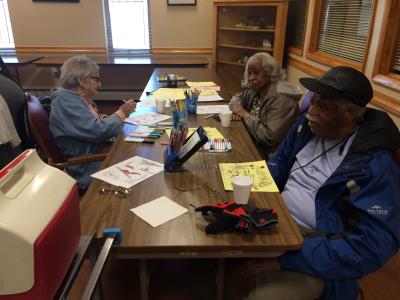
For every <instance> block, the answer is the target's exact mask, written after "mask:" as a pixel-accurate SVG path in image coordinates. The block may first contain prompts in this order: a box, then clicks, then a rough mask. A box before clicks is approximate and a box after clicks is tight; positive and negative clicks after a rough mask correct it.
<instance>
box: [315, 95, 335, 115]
mask: <svg viewBox="0 0 400 300" xmlns="http://www.w3.org/2000/svg"><path fill="white" fill-rule="evenodd" d="M310 104H311V105H313V106H316V107H317V108H318V110H320V111H324V112H328V111H337V110H339V109H340V106H339V105H338V104H337V103H336V102H335V99H333V98H329V99H328V98H322V97H321V96H320V95H318V94H314V95H313V96H312V98H311V101H310Z"/></svg>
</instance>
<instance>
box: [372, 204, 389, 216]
mask: <svg viewBox="0 0 400 300" xmlns="http://www.w3.org/2000/svg"><path fill="white" fill-rule="evenodd" d="M367 212H368V214H369V215H387V213H388V211H387V209H384V208H383V207H382V206H380V205H378V204H375V205H374V206H372V207H370V208H368V209H367Z"/></svg>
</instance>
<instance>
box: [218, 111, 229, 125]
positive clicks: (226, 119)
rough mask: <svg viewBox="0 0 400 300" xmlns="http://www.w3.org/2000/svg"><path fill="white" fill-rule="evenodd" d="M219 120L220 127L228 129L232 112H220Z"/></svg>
mask: <svg viewBox="0 0 400 300" xmlns="http://www.w3.org/2000/svg"><path fill="white" fill-rule="evenodd" d="M219 118H220V119H221V126H222V127H229V126H230V125H231V120H232V112H231V111H227V112H222V113H220V114H219Z"/></svg>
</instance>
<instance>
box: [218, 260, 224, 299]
mask: <svg viewBox="0 0 400 300" xmlns="http://www.w3.org/2000/svg"><path fill="white" fill-rule="evenodd" d="M224 281H225V258H219V259H218V275H217V300H221V299H223V297H224Z"/></svg>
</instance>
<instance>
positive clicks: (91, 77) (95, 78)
mask: <svg viewBox="0 0 400 300" xmlns="http://www.w3.org/2000/svg"><path fill="white" fill-rule="evenodd" d="M89 78H90V79H93V80H96V82H97V83H98V82H99V81H100V77H97V76H90V77H89Z"/></svg>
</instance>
